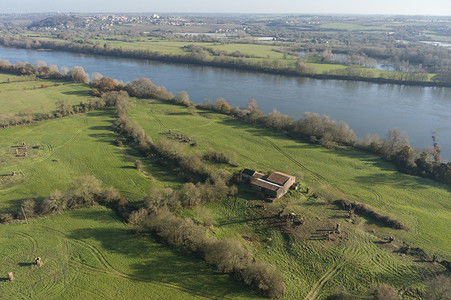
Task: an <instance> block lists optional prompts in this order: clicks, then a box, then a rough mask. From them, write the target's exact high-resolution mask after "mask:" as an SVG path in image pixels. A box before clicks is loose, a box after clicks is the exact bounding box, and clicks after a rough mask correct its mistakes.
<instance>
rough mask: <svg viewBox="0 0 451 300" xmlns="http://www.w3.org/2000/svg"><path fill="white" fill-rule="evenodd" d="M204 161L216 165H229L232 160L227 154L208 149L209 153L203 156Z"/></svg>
mask: <svg viewBox="0 0 451 300" xmlns="http://www.w3.org/2000/svg"><path fill="white" fill-rule="evenodd" d="M202 158H203V159H204V160H208V161H211V162H215V163H222V164H228V163H230V161H231V158H230V157H229V156H228V155H226V154H225V153H222V152H219V151H215V150H213V149H208V150H207V152H205V154H204V155H203V156H202Z"/></svg>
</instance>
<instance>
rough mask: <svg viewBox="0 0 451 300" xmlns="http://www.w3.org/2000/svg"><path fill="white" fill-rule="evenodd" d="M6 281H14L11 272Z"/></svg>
mask: <svg viewBox="0 0 451 300" xmlns="http://www.w3.org/2000/svg"><path fill="white" fill-rule="evenodd" d="M8 281H14V274H13V272H9V273H8Z"/></svg>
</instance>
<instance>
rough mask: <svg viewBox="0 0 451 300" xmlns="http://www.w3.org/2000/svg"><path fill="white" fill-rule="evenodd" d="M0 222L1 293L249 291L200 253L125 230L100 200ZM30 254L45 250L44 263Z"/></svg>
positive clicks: (78, 295) (197, 294)
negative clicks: (187, 254)
mask: <svg viewBox="0 0 451 300" xmlns="http://www.w3.org/2000/svg"><path fill="white" fill-rule="evenodd" d="M0 230H1V235H0V263H1V266H2V267H1V272H2V276H1V277H0V293H1V297H2V298H3V299H105V298H106V299H112V298H115V299H149V298H152V299H156V298H158V299H160V298H167V297H169V298H171V299H204V298H215V297H233V298H248V297H252V296H253V295H252V293H250V292H249V291H248V290H247V289H245V288H244V287H240V286H239V285H237V284H236V283H234V282H233V281H232V280H230V279H229V278H228V276H226V275H222V274H219V273H217V272H215V271H214V270H212V269H211V268H210V267H209V266H208V265H206V263H204V262H203V261H201V260H199V259H195V258H192V257H184V256H182V255H180V254H178V253H176V252H174V251H172V250H170V249H169V248H167V247H166V246H164V245H162V244H160V243H158V242H156V241H154V240H152V239H149V238H148V237H143V236H141V237H137V236H135V235H132V234H130V232H129V231H128V228H127V227H126V226H125V225H124V224H123V223H122V222H121V221H119V220H118V219H117V218H116V216H115V215H114V213H113V212H111V211H110V210H108V209H105V208H101V207H95V208H90V209H81V210H77V211H73V212H69V213H65V214H62V215H58V216H52V217H47V218H41V219H35V220H32V221H29V222H28V223H25V222H24V223H18V224H11V225H4V226H1V229H0ZM36 256H41V257H42V258H43V263H44V265H43V267H41V268H36V267H35V266H33V265H32V262H33V259H34V257H36ZM11 271H13V272H14V273H15V277H16V280H15V281H14V282H13V283H9V282H6V281H5V280H4V278H3V276H4V275H3V273H5V272H11ZM5 274H6V273H5Z"/></svg>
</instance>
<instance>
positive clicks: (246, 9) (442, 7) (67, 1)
mask: <svg viewBox="0 0 451 300" xmlns="http://www.w3.org/2000/svg"><path fill="white" fill-rule="evenodd" d="M275 3H276V4H277V5H275ZM29 12H136V13H139V12H179V13H183V12H186V13H188V12H199V13H207V12H212V13H306V14H328V13H333V14H414V15H448V16H451V0H430V1H425V0H373V1H366V0H317V1H311V0H227V1H223V0H216V1H215V0H165V1H162V0H0V13H29Z"/></svg>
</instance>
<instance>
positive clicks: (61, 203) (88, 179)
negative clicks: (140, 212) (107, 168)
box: [0, 176, 130, 223]
mask: <svg viewBox="0 0 451 300" xmlns="http://www.w3.org/2000/svg"><path fill="white" fill-rule="evenodd" d="M96 204H103V205H107V206H110V207H112V208H114V209H116V211H118V212H119V213H120V215H121V216H123V217H128V215H129V213H130V207H129V205H128V202H127V200H125V199H124V198H122V197H121V195H120V193H119V192H118V191H117V190H116V189H115V188H113V187H104V186H103V185H102V183H101V182H100V181H99V180H98V179H97V178H95V177H93V176H82V177H77V178H75V179H74V180H73V181H72V182H70V184H69V188H68V189H66V190H64V191H60V190H55V191H53V192H52V193H51V194H50V196H49V197H47V198H45V199H44V200H43V201H40V202H37V201H35V200H33V199H27V200H25V201H23V202H22V203H21V205H20V206H19V207H18V209H17V212H16V213H15V214H2V215H0V223H9V222H13V221H14V220H17V219H18V220H26V219H28V218H33V217H36V216H43V215H48V214H57V213H61V212H64V211H67V210H72V209H77V208H81V207H88V206H93V205H96Z"/></svg>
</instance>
